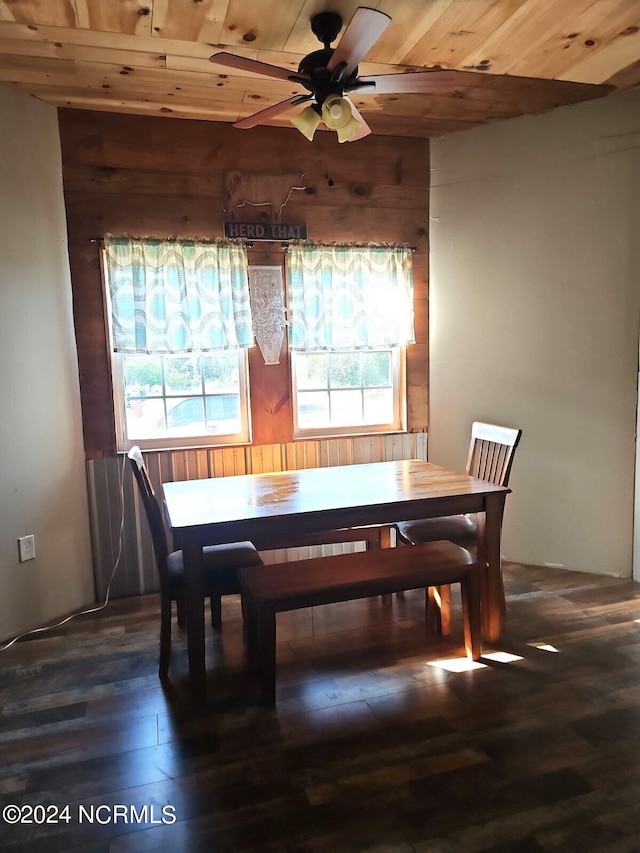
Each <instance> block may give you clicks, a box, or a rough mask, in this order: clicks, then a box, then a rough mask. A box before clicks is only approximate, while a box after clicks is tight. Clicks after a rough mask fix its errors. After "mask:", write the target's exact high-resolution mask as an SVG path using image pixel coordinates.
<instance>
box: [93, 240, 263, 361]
mask: <svg viewBox="0 0 640 853" xmlns="http://www.w3.org/2000/svg"><path fill="white" fill-rule="evenodd" d="M104 248H105V265H106V277H107V282H108V292H109V299H110V305H111V329H112V338H113V349H114V351H115V352H121V353H184V352H208V351H211V350H221V349H230V348H236V347H248V346H251V345H252V344H253V333H252V330H251V307H250V303H249V278H248V264H247V253H246V249H245V247H244V246H243V245H242V244H240V243H232V242H223V241H212V242H209V241H204V240H196V239H194V240H160V239H136V238H128V237H106V238H105V242H104Z"/></svg>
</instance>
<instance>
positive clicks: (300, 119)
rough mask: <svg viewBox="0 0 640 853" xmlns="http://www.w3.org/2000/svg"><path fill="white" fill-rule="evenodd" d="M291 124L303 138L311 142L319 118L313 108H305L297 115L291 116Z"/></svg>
mask: <svg viewBox="0 0 640 853" xmlns="http://www.w3.org/2000/svg"><path fill="white" fill-rule="evenodd" d="M291 124H292V125H293V126H294V127H295V128H297V129H298V130H299V131H300V133H301V134H302V135H303V136H306V137H307V139H308V140H309V142H312V141H313V136H314V134H315V132H316V130H317V128H318V125H319V124H320V116H319V115H318V113H317V112H316V111H315V110H314V109H313V107H305V108H304V109H303V110H301V111H300V112H299V113H298V114H297V115H295V116H293V118H292V119H291Z"/></svg>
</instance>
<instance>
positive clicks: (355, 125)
mask: <svg viewBox="0 0 640 853" xmlns="http://www.w3.org/2000/svg"><path fill="white" fill-rule="evenodd" d="M363 127H364V125H363V124H362V122H361V121H358V119H357V118H354V116H351V120H350V121H349V122H348V123H347V124H345V125H343V126H342V127H338V128H336V133H337V134H338V142H350V141H351V139H352V138H353V137H354V136H356V135H357V134H358V133H359V132H360V131H361V130H362V128H363Z"/></svg>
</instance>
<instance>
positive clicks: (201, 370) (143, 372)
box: [114, 350, 250, 449]
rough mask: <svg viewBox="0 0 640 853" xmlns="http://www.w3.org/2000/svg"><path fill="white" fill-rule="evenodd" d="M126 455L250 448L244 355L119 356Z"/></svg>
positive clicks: (118, 393)
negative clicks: (137, 449)
mask: <svg viewBox="0 0 640 853" xmlns="http://www.w3.org/2000/svg"><path fill="white" fill-rule="evenodd" d="M114 368H115V369H114V378H115V379H116V380H117V383H116V401H117V403H116V422H117V425H118V437H119V442H118V444H119V446H120V448H121V449H125V448H128V447H130V446H131V445H132V444H139V445H140V446H141V447H147V448H151V447H153V448H159V447H180V446H184V445H185V444H188V445H191V446H194V445H196V446H197V445H211V444H222V443H224V444H234V443H239V442H248V441H249V440H250V436H249V413H248V394H247V363H246V356H245V352H244V350H232V351H227V352H224V353H203V354H201V355H188V356H176V355H118V354H115V355H114Z"/></svg>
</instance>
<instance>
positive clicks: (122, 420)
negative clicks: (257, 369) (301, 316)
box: [111, 348, 251, 453]
mask: <svg viewBox="0 0 640 853" xmlns="http://www.w3.org/2000/svg"><path fill="white" fill-rule="evenodd" d="M231 351H232V352H235V353H236V354H237V355H238V368H239V370H238V381H239V397H240V421H241V423H242V424H243V427H244V428H243V430H242V431H241V432H240V433H227V434H224V435H222V434H216V433H203V434H201V435H195V436H184V435H182V436H169V435H167V436H154V437H151V438H129V437H128V435H127V432H126V402H125V378H124V359H125V358H126V355H125V354H123V353H117V352H113V350H111V376H112V384H113V401H114V416H115V427H116V449H117V451H118V452H119V453H122V452H124V453H126V452H127V451H128V450H130V449H131V448H132V447H133V446H134V445H137V446H138V447H140V448H141V449H142V450H180V449H187V448H191V447H196V448H197V447H233V446H237V445H245V444H251V404H250V387H249V386H250V383H249V358H248V351H247V349H246V348H239V349H237V350H231ZM225 352H229V350H226V351H225ZM167 355H177V356H178V357H180V355H184V356H185V357H188V356H192V355H215V352H208V353H207V352H197V353H184V354H179V353H175V354H167ZM155 357H158V356H155ZM174 396H175V397H181V398H190V397H193V398H194V399H196V400H200V399H201V400H204V399H205V397H207V396H214V395H210V394H204V393H203V394H188V393H184V394H175V395H172V394H171V395H166V394H164V395H162V396H161V397H159V398H158V399H165V400H166V399H171V397H174Z"/></svg>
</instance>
